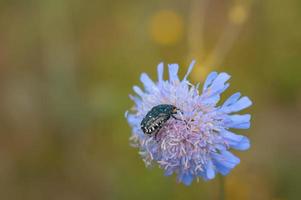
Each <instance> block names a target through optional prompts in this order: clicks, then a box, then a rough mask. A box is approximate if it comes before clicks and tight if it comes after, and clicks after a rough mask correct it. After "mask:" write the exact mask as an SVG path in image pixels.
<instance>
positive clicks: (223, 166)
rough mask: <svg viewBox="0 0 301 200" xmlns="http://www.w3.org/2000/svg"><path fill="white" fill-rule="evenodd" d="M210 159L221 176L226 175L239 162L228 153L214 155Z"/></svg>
mask: <svg viewBox="0 0 301 200" xmlns="http://www.w3.org/2000/svg"><path fill="white" fill-rule="evenodd" d="M212 157H213V164H214V165H215V167H216V170H217V171H218V172H220V173H221V174H222V175H227V174H228V173H229V172H230V171H231V169H233V168H234V167H235V166H236V165H237V164H239V162H240V160H239V158H238V157H236V156H234V155H233V154H232V153H230V152H229V151H223V152H221V154H217V153H214V154H213V155H212Z"/></svg>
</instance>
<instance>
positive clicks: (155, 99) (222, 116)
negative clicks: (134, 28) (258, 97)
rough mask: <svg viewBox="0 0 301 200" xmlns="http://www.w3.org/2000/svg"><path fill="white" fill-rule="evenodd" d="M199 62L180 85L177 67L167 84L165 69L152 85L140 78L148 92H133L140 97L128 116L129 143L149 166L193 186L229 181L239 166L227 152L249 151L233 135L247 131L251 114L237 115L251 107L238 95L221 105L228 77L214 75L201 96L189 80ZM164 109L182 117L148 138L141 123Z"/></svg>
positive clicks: (145, 77) (241, 138)
mask: <svg viewBox="0 0 301 200" xmlns="http://www.w3.org/2000/svg"><path fill="white" fill-rule="evenodd" d="M194 64H195V61H192V63H191V64H190V66H189V68H188V71H187V73H186V75H185V76H184V78H183V79H182V80H180V79H179V77H178V75H177V74H178V69H179V66H178V65H177V64H169V65H168V72H169V80H164V79H163V63H160V64H159V65H158V80H157V81H152V80H151V79H150V78H149V77H148V75H147V74H145V73H142V75H141V77H140V80H141V82H142V83H143V85H144V90H142V89H140V88H139V87H138V86H134V87H133V89H134V91H135V93H136V94H137V95H135V96H132V95H130V98H131V99H132V100H133V101H134V103H135V105H134V107H133V108H132V109H131V111H130V112H126V118H127V120H128V123H129V124H130V126H131V127H132V136H131V138H130V141H131V143H132V144H133V146H134V147H137V148H139V153H140V155H141V157H142V159H143V161H144V162H145V164H146V166H152V165H156V164H157V165H158V166H159V167H160V168H162V169H163V170H164V171H165V175H167V176H169V175H172V174H173V173H176V174H177V179H178V181H179V182H183V183H184V184H185V185H190V184H191V182H192V181H193V179H194V178H196V179H198V178H199V177H202V178H203V179H204V180H210V179H213V178H214V177H215V175H216V174H217V173H221V174H222V175H227V174H228V173H229V172H230V171H231V170H232V169H233V168H234V167H235V166H236V165H237V164H238V163H239V162H240V160H239V158H238V157H236V156H235V155H233V154H232V153H231V152H230V151H229V150H230V149H231V148H233V149H236V150H246V149H248V148H249V147H250V142H249V139H248V138H247V137H245V136H242V135H237V134H235V133H233V132H232V131H231V129H233V128H235V129H248V128H249V127H250V118H251V116H250V115H249V114H243V115H240V114H233V113H234V112H237V111H240V110H242V109H245V108H247V107H249V106H250V105H251V104H252V102H251V101H250V99H249V98H248V97H241V95H240V93H239V92H238V93H235V94H233V95H232V96H230V97H229V98H228V99H227V100H226V101H225V102H224V103H223V104H221V105H217V103H218V102H219V100H220V95H221V93H222V92H224V91H225V90H226V89H227V88H228V87H229V83H227V81H228V80H229V78H230V76H229V75H228V74H227V73H224V72H222V73H217V72H211V73H210V74H209V75H208V77H207V79H206V80H205V82H204V84H203V88H202V90H201V91H200V90H199V83H198V84H196V85H193V84H191V83H190V82H189V81H188V80H187V78H188V75H189V74H190V72H191V71H192V68H193V66H194ZM160 104H171V105H174V106H176V107H177V108H178V109H179V110H180V111H181V112H179V113H178V114H177V118H178V120H177V119H174V118H170V119H169V120H167V121H166V122H165V123H164V125H163V126H162V128H161V129H159V132H157V133H156V134H155V135H151V136H149V135H146V134H144V133H143V131H142V130H141V127H140V123H141V121H142V120H143V118H144V117H145V116H146V114H147V113H148V112H149V111H150V110H151V109H152V108H153V107H154V106H157V105H160Z"/></svg>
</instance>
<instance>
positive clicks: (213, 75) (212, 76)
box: [203, 72, 218, 91]
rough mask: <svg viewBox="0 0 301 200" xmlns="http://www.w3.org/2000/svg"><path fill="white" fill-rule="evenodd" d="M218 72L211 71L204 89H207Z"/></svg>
mask: <svg viewBox="0 0 301 200" xmlns="http://www.w3.org/2000/svg"><path fill="white" fill-rule="evenodd" d="M217 75H218V74H217V72H211V73H210V74H209V75H208V76H207V79H206V81H205V83H204V86H203V91H205V90H206V89H207V88H208V87H209V86H210V85H211V83H212V82H213V80H214V79H215V78H216V77H217Z"/></svg>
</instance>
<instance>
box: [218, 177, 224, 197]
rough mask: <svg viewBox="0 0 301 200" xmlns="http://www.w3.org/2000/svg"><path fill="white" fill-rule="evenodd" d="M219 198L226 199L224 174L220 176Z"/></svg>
mask: <svg viewBox="0 0 301 200" xmlns="http://www.w3.org/2000/svg"><path fill="white" fill-rule="evenodd" d="M218 199H219V200H225V199H226V198H225V177H224V176H223V175H220V176H219V197H218Z"/></svg>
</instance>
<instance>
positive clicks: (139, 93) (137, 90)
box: [133, 85, 144, 97]
mask: <svg viewBox="0 0 301 200" xmlns="http://www.w3.org/2000/svg"><path fill="white" fill-rule="evenodd" d="M133 90H134V91H135V92H136V94H138V95H139V96H140V97H142V96H143V95H144V92H143V91H142V90H141V88H140V87H138V86H136V85H134V87H133Z"/></svg>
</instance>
